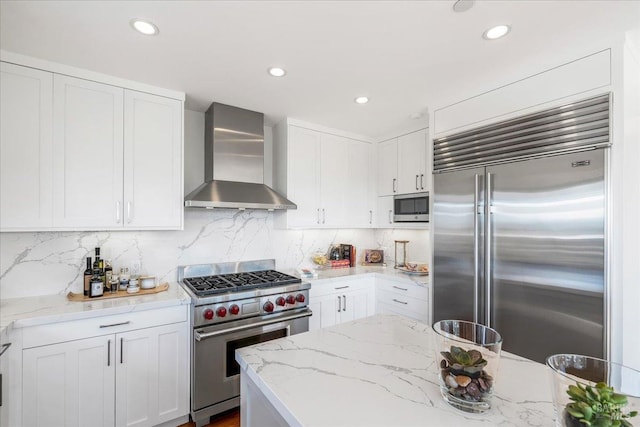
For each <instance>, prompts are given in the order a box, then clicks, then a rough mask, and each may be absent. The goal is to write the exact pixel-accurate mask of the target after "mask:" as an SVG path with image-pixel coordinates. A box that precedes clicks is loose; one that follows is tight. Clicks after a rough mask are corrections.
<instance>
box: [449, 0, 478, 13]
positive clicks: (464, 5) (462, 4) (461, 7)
mask: <svg viewBox="0 0 640 427" xmlns="http://www.w3.org/2000/svg"><path fill="white" fill-rule="evenodd" d="M475 2H476V0H458V1H457V2H455V3H454V4H453V11H454V12H466V11H467V10H469V9H471V8H472V7H473V4H474V3H475Z"/></svg>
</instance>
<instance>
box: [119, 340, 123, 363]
mask: <svg viewBox="0 0 640 427" xmlns="http://www.w3.org/2000/svg"><path fill="white" fill-rule="evenodd" d="M123 363H124V338H120V364H121V365H122V364H123Z"/></svg>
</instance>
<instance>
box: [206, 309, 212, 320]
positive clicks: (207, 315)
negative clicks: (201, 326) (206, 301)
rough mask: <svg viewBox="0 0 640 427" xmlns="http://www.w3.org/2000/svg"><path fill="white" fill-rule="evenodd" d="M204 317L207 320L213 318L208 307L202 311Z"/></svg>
mask: <svg viewBox="0 0 640 427" xmlns="http://www.w3.org/2000/svg"><path fill="white" fill-rule="evenodd" d="M204 318H205V319H207V320H211V319H213V310H211V309H210V308H207V309H206V310H205V311H204Z"/></svg>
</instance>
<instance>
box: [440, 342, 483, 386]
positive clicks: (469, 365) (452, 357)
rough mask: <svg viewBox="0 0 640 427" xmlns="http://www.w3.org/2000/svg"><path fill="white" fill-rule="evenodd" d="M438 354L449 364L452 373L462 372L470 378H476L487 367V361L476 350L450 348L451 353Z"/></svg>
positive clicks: (442, 352)
mask: <svg viewBox="0 0 640 427" xmlns="http://www.w3.org/2000/svg"><path fill="white" fill-rule="evenodd" d="M440 354H442V356H444V358H445V359H446V360H447V362H449V366H450V367H451V369H452V370H453V371H454V372H457V373H463V372H464V373H465V374H467V375H469V376H470V377H471V378H477V377H478V376H479V375H480V373H481V372H482V370H483V369H484V367H485V366H487V361H486V360H484V359H483V358H482V353H480V352H479V351H478V350H469V351H465V350H464V349H462V348H460V347H456V346H451V351H441V352H440Z"/></svg>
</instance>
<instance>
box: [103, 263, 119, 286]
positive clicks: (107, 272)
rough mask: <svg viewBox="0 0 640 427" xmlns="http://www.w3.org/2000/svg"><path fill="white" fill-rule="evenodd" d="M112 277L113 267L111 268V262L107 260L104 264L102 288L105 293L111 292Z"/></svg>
mask: <svg viewBox="0 0 640 427" xmlns="http://www.w3.org/2000/svg"><path fill="white" fill-rule="evenodd" d="M112 276H113V267H111V260H108V261H107V262H106V263H105V264H104V288H105V292H106V291H107V290H109V291H113V290H112V289H111V277H112ZM116 290H117V289H116Z"/></svg>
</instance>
